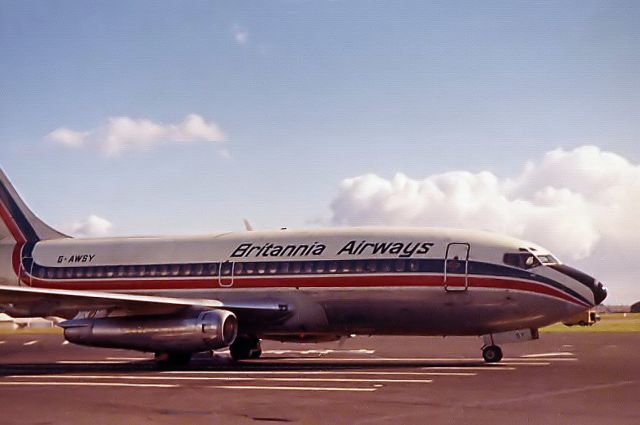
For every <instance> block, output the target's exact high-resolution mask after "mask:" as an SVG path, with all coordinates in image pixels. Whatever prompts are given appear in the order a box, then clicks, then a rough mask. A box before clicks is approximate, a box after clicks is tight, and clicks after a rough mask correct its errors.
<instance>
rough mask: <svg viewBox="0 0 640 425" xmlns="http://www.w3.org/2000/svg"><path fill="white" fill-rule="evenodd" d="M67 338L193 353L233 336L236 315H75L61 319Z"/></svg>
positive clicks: (98, 344)
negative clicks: (93, 317) (72, 317)
mask: <svg viewBox="0 0 640 425" xmlns="http://www.w3.org/2000/svg"><path fill="white" fill-rule="evenodd" d="M60 326H62V327H63V328H64V337H65V338H66V340H67V341H69V342H72V343H74V344H79V345H88V346H91V347H104V348H124V349H130V350H139V351H151V352H173V353H196V352H199V351H207V350H215V349H219V348H224V347H227V346H229V345H231V343H233V341H234V340H235V338H236V335H237V333H238V319H237V318H236V315H235V314H233V313H232V312H230V311H227V310H205V311H195V312H193V311H192V312H190V313H187V314H183V315H180V316H176V315H171V316H128V317H105V318H98V319H74V320H67V321H66V322H62V323H60Z"/></svg>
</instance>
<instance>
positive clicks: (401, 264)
mask: <svg viewBox="0 0 640 425" xmlns="http://www.w3.org/2000/svg"><path fill="white" fill-rule="evenodd" d="M404 268H405V260H396V261H395V268H394V269H395V271H397V272H403V271H404Z"/></svg>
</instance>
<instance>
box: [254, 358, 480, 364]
mask: <svg viewBox="0 0 640 425" xmlns="http://www.w3.org/2000/svg"><path fill="white" fill-rule="evenodd" d="M264 361H269V362H270V363H273V362H275V363H279V362H283V363H284V362H326V361H333V362H438V361H440V362H445V361H446V362H451V361H455V362H469V361H474V362H478V361H482V360H481V359H480V358H473V359H461V358H459V357H458V358H432V357H407V358H402V357H357V358H354V357H324V358H318V357H296V358H290V359H272V358H269V357H264V358H260V360H254V361H249V362H248V363H262V362H264Z"/></svg>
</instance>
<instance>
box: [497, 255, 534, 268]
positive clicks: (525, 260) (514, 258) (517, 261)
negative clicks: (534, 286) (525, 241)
mask: <svg viewBox="0 0 640 425" xmlns="http://www.w3.org/2000/svg"><path fill="white" fill-rule="evenodd" d="M502 261H504V263H505V264H506V265H508V266H512V267H518V268H520V269H525V270H526V269H530V268H532V267H537V266H540V265H541V263H540V261H538V259H537V258H536V257H535V256H534V255H533V254H530V253H519V254H504V257H503V259H502Z"/></svg>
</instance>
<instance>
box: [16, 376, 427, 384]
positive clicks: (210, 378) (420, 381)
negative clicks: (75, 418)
mask: <svg viewBox="0 0 640 425" xmlns="http://www.w3.org/2000/svg"><path fill="white" fill-rule="evenodd" d="M7 378H12V379H16V378H24V379H34V378H43V379H47V378H55V379H124V380H134V381H136V380H139V381H156V380H162V381H169V380H173V381H267V382H291V381H294V382H358V383H362V382H365V383H366V382H381V383H389V384H390V383H393V384H430V383H432V382H433V380H432V379H380V378H373V379H370V378H366V379H365V378H301V377H299V376H295V377H293V376H292V377H289V378H282V377H268V378H265V377H251V376H141V375H11V376H8V377H7Z"/></svg>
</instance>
